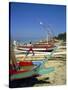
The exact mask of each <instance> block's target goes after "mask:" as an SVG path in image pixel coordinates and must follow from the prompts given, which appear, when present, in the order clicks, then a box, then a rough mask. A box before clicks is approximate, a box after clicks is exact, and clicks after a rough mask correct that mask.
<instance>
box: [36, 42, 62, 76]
mask: <svg viewBox="0 0 68 90" xmlns="http://www.w3.org/2000/svg"><path fill="white" fill-rule="evenodd" d="M60 44H61V42H60V43H59V44H58V45H56V46H55V47H54V49H53V51H52V52H51V54H50V55H48V56H47V58H46V56H44V57H45V59H44V60H42V62H41V63H40V65H39V66H38V67H37V69H36V72H37V73H38V74H48V73H50V72H52V71H55V68H54V67H48V68H46V67H45V63H46V62H47V61H48V59H50V58H51V57H52V55H53V53H54V52H55V51H56V50H57V48H58V46H59V45H60Z"/></svg>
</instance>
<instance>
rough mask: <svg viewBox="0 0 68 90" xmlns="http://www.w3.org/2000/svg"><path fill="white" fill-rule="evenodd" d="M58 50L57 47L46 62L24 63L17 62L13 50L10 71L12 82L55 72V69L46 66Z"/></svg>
mask: <svg viewBox="0 0 68 90" xmlns="http://www.w3.org/2000/svg"><path fill="white" fill-rule="evenodd" d="M56 48H57V47H55V48H54V50H53V51H52V52H51V54H50V55H49V56H48V57H47V58H46V59H45V60H40V61H22V62H21V61H20V62H17V61H16V58H15V55H14V50H13V48H12V50H11V60H12V63H11V64H10V70H9V74H10V80H16V79H22V78H27V77H32V76H37V75H43V74H48V73H50V72H52V71H54V67H48V68H46V67H45V66H44V65H45V63H46V62H47V61H48V59H49V58H50V57H51V56H52V54H53V53H54V51H55V50H56Z"/></svg>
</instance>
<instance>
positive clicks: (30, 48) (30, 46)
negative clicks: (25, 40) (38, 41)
mask: <svg viewBox="0 0 68 90" xmlns="http://www.w3.org/2000/svg"><path fill="white" fill-rule="evenodd" d="M28 47H29V50H28V51H27V53H26V56H27V55H28V54H29V53H30V51H31V52H32V54H33V55H34V51H33V48H32V47H33V45H32V43H31V42H30V43H29V45H28Z"/></svg>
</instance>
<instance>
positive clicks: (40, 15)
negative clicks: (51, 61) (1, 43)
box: [9, 2, 66, 40]
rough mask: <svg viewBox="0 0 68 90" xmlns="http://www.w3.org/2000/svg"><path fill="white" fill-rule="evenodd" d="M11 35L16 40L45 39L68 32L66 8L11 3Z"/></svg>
mask: <svg viewBox="0 0 68 90" xmlns="http://www.w3.org/2000/svg"><path fill="white" fill-rule="evenodd" d="M9 10H10V14H9V16H10V34H11V38H12V39H14V40H29V39H44V38H46V36H47V33H48V32H47V27H48V26H49V30H50V32H51V33H52V35H54V36H56V35H58V34H59V33H63V32H65V31H66V7H65V6H63V5H62V6H61V5H48V4H31V3H16V2H11V3H10V7H9Z"/></svg>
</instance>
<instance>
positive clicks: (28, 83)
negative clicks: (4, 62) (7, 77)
mask: <svg viewBox="0 0 68 90" xmlns="http://www.w3.org/2000/svg"><path fill="white" fill-rule="evenodd" d="M48 80H49V77H47V78H45V79H44V81H43V80H38V79H37V78H35V77H30V78H26V79H20V80H13V81H10V82H9V87H10V88H19V87H32V86H34V85H35V84H40V85H41V84H44V83H45V84H50V82H49V81H48Z"/></svg>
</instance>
